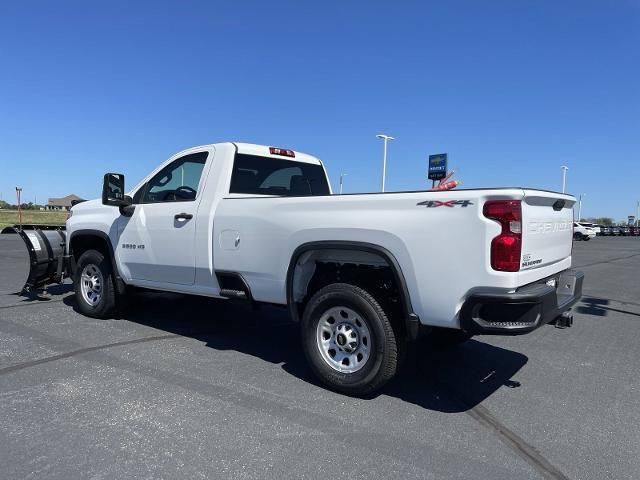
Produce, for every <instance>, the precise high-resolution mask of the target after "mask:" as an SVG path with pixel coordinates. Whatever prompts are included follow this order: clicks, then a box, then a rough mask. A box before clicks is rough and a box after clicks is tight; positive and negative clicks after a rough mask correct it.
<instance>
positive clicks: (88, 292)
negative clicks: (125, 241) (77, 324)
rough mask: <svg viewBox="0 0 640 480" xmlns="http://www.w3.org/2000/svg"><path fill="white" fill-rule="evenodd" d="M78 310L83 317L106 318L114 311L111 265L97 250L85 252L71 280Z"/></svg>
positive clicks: (114, 296) (114, 295)
mask: <svg viewBox="0 0 640 480" xmlns="http://www.w3.org/2000/svg"><path fill="white" fill-rule="evenodd" d="M73 284H74V289H75V293H76V300H77V304H78V309H79V310H80V312H81V313H82V314H83V315H87V316H88V317H95V318H107V317H109V316H111V315H112V314H113V313H114V312H115V310H116V295H117V292H116V288H115V285H114V281H113V270H112V268H111V263H110V262H109V260H108V259H107V258H105V257H104V255H103V254H102V253H100V252H98V251H97V250H87V251H86V252H84V253H83V254H82V255H80V258H79V259H78V262H77V268H76V274H75V278H74V279H73Z"/></svg>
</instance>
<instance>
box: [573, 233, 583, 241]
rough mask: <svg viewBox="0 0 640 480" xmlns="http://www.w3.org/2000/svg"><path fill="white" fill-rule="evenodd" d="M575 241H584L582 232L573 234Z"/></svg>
mask: <svg viewBox="0 0 640 480" xmlns="http://www.w3.org/2000/svg"><path fill="white" fill-rule="evenodd" d="M573 239H574V240H582V239H583V238H582V234H581V233H580V232H576V233H574V234H573Z"/></svg>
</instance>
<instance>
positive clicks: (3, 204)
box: [0, 200, 11, 208]
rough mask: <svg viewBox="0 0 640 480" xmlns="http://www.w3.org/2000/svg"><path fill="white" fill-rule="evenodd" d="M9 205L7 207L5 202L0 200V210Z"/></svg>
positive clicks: (7, 205)
mask: <svg viewBox="0 0 640 480" xmlns="http://www.w3.org/2000/svg"><path fill="white" fill-rule="evenodd" d="M10 206H11V205H9V204H8V203H7V202H5V201H4V200H0V208H9V207H10Z"/></svg>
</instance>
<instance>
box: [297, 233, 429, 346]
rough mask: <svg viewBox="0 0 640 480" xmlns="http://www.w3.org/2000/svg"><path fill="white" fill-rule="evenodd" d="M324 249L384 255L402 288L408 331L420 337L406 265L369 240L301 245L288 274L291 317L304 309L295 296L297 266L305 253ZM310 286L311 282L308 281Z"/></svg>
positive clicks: (400, 299)
mask: <svg viewBox="0 0 640 480" xmlns="http://www.w3.org/2000/svg"><path fill="white" fill-rule="evenodd" d="M322 250H341V251H344V250H346V251H350V252H362V253H367V254H372V255H375V256H377V257H380V258H381V259H382V260H384V262H385V263H386V265H387V266H388V267H389V268H390V270H391V273H392V275H393V278H394V280H395V283H396V285H397V288H398V296H399V301H400V307H401V309H402V317H403V318H402V320H403V323H404V326H405V327H406V332H407V334H408V335H409V337H410V338H412V339H415V338H417V336H418V330H419V324H420V321H419V318H418V315H416V313H415V312H414V310H413V307H412V304H411V297H410V294H409V288H408V286H407V282H406V279H405V277H404V275H403V273H402V268H401V267H400V264H399V262H398V260H397V259H396V258H395V256H394V255H393V254H392V253H391V252H390V251H389V250H387V249H386V248H384V247H382V246H380V245H376V244H373V243H368V242H357V241H346V240H323V241H315V242H308V243H304V244H302V245H300V246H298V247H297V248H296V249H295V250H294V252H293V254H292V255H291V259H290V261H289V267H288V269H287V277H286V295H287V306H288V308H289V313H290V315H291V318H292V319H293V321H295V322H299V321H300V312H299V311H298V306H297V302H296V300H295V298H294V283H295V280H296V266H297V265H298V261H299V260H300V258H301V257H302V256H303V255H304V254H308V253H310V252H315V251H322ZM307 286H308V282H307Z"/></svg>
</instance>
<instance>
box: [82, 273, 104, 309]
mask: <svg viewBox="0 0 640 480" xmlns="http://www.w3.org/2000/svg"><path fill="white" fill-rule="evenodd" d="M102 284H103V279H102V272H101V271H100V269H99V268H98V267H97V266H96V265H94V264H93V263H89V264H88V265H85V267H84V268H83V269H82V274H81V275H80V292H82V299H83V300H84V301H85V302H87V303H88V304H89V305H91V306H92V307H95V306H96V305H97V304H98V302H100V299H101V298H102Z"/></svg>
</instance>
